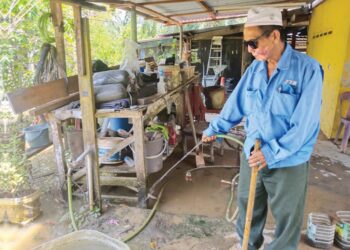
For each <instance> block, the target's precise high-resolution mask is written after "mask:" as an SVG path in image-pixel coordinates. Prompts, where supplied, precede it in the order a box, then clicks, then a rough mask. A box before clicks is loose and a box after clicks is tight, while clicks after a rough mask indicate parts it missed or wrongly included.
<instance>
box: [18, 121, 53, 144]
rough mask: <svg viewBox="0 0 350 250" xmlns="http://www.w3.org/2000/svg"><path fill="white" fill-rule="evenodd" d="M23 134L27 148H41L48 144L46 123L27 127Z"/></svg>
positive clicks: (47, 126)
mask: <svg viewBox="0 0 350 250" xmlns="http://www.w3.org/2000/svg"><path fill="white" fill-rule="evenodd" d="M23 132H24V138H25V141H26V144H27V145H28V147H29V148H41V147H44V146H46V145H48V144H49V143H50V140H49V125H48V124H47V123H45V124H38V125H33V126H29V127H27V128H25V129H23Z"/></svg>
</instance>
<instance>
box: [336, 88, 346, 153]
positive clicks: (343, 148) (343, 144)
mask: <svg viewBox="0 0 350 250" xmlns="http://www.w3.org/2000/svg"><path fill="white" fill-rule="evenodd" d="M339 100H340V124H339V128H338V132H337V135H336V137H335V139H334V142H335V143H337V142H338V139H339V136H340V133H341V131H342V129H343V127H345V128H344V136H343V139H342V141H341V145H340V152H342V153H344V152H345V151H346V148H347V145H348V140H349V138H350V106H349V108H348V110H347V112H346V115H345V116H343V115H342V114H343V108H342V107H343V104H344V103H345V102H346V101H349V102H350V92H344V93H342V94H340V97H339Z"/></svg>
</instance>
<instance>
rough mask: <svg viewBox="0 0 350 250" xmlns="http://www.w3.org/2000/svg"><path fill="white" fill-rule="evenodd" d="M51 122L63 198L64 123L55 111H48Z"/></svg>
mask: <svg viewBox="0 0 350 250" xmlns="http://www.w3.org/2000/svg"><path fill="white" fill-rule="evenodd" d="M48 118H49V124H50V126H51V131H52V142H53V145H54V149H55V158H56V166H57V173H58V192H59V194H60V195H61V198H63V195H62V194H63V192H62V191H63V190H65V186H64V184H65V180H66V170H67V167H66V161H65V158H64V150H63V142H62V127H61V125H62V123H61V121H60V120H58V119H56V117H55V115H54V113H52V112H50V113H48Z"/></svg>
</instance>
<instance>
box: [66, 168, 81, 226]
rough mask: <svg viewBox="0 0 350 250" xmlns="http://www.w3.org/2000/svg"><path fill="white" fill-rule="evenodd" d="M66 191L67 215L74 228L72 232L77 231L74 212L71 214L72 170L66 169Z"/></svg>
mask: <svg viewBox="0 0 350 250" xmlns="http://www.w3.org/2000/svg"><path fill="white" fill-rule="evenodd" d="M67 190H68V209H69V215H70V219H71V222H72V226H73V228H74V231H78V230H79V229H78V227H77V224H76V223H75V218H74V212H73V198H72V194H73V192H72V169H71V168H68V174H67Z"/></svg>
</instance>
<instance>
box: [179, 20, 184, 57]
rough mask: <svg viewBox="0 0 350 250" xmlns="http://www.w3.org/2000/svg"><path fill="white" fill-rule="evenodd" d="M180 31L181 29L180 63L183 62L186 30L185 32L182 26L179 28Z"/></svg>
mask: <svg viewBox="0 0 350 250" xmlns="http://www.w3.org/2000/svg"><path fill="white" fill-rule="evenodd" d="M179 29H180V41H179V54H180V55H179V58H180V61H182V54H183V47H184V46H183V44H184V30H183V27H182V25H180V26H179Z"/></svg>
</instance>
